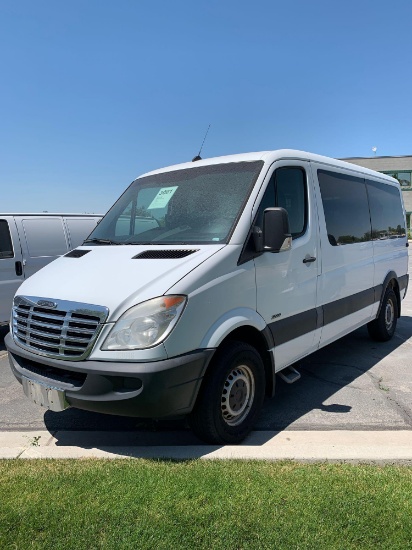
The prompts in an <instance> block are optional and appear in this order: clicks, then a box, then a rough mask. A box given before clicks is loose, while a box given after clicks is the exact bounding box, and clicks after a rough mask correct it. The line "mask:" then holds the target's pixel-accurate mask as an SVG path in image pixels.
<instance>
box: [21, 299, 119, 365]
mask: <svg viewBox="0 0 412 550" xmlns="http://www.w3.org/2000/svg"><path fill="white" fill-rule="evenodd" d="M38 301H40V302H42V307H39V306H38V304H37V302H38ZM45 301H48V302H50V303H51V304H52V305H53V304H55V307H53V308H50V310H49V309H47V308H46V307H44V302H45ZM108 313H109V310H108V309H107V308H105V307H103V306H96V305H91V304H82V303H77V302H69V301H63V300H50V299H47V298H39V297H33V296H16V297H15V299H14V306H13V337H14V339H15V341H16V342H17V343H18V344H19V345H20V346H21V347H23V348H25V349H28V350H31V351H33V352H34V353H36V354H40V355H45V356H47V357H57V358H59V359H67V360H71V361H80V360H82V359H84V358H86V357H87V356H88V355H89V354H90V352H91V350H92V348H93V345H94V343H95V341H96V338H97V336H98V334H99V332H100V330H101V328H102V326H103V324H104V322H105V321H106V319H107V316H108Z"/></svg>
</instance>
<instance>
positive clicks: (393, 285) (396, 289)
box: [383, 279, 401, 317]
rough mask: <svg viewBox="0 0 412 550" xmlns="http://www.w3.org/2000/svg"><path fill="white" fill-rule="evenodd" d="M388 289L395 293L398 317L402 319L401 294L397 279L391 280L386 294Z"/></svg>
mask: <svg viewBox="0 0 412 550" xmlns="http://www.w3.org/2000/svg"><path fill="white" fill-rule="evenodd" d="M388 288H390V289H392V290H393V291H394V293H395V296H396V301H397V302H398V317H400V316H401V293H400V291H399V283H398V281H397V280H396V279H391V280H390V281H389V283H388V284H387V286H386V288H385V292H386V289H388ZM383 295H384V294H383Z"/></svg>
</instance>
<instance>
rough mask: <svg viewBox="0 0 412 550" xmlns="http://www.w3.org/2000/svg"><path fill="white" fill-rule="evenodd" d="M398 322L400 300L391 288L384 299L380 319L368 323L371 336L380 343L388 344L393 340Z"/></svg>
mask: <svg viewBox="0 0 412 550" xmlns="http://www.w3.org/2000/svg"><path fill="white" fill-rule="evenodd" d="M397 321H398V300H397V299H396V294H395V293H394V291H393V290H392V289H391V288H388V289H387V290H386V292H385V296H384V297H383V300H382V304H381V309H380V312H379V315H378V317H377V318H376V319H375V320H374V321H371V322H370V323H368V332H369V336H370V337H371V338H372V339H373V340H376V341H378V342H387V341H388V340H390V339H391V338H392V336H393V335H394V333H395V330H396V323H397Z"/></svg>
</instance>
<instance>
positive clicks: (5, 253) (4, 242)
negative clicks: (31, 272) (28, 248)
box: [0, 220, 14, 259]
mask: <svg viewBox="0 0 412 550" xmlns="http://www.w3.org/2000/svg"><path fill="white" fill-rule="evenodd" d="M13 257H14V253H13V244H12V242H11V236H10V229H9V224H8V223H7V222H6V220H0V259H2V258H13Z"/></svg>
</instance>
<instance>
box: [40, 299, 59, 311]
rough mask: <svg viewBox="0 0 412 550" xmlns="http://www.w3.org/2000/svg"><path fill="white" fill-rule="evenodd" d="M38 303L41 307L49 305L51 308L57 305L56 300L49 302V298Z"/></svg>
mask: <svg viewBox="0 0 412 550" xmlns="http://www.w3.org/2000/svg"><path fill="white" fill-rule="evenodd" d="M37 305H38V306H41V307H48V308H50V309H53V308H55V307H57V304H56V302H49V301H48V300H39V301H38V302H37Z"/></svg>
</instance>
